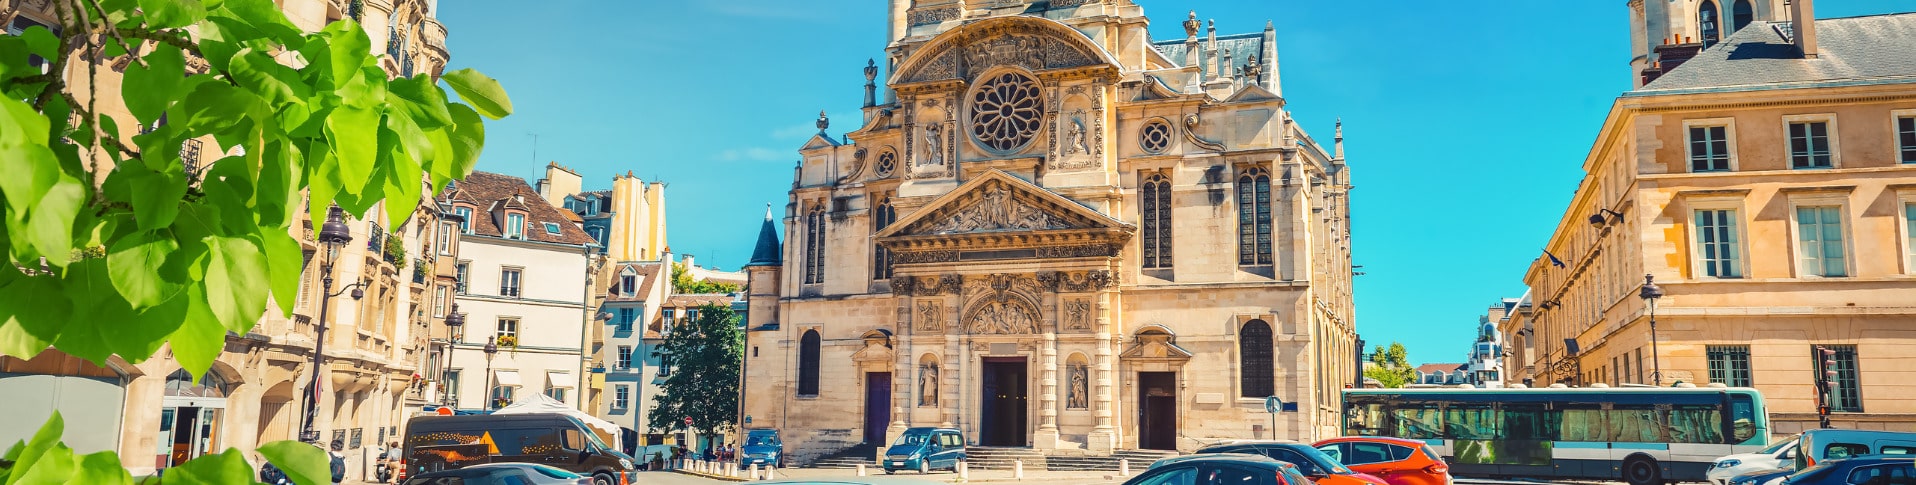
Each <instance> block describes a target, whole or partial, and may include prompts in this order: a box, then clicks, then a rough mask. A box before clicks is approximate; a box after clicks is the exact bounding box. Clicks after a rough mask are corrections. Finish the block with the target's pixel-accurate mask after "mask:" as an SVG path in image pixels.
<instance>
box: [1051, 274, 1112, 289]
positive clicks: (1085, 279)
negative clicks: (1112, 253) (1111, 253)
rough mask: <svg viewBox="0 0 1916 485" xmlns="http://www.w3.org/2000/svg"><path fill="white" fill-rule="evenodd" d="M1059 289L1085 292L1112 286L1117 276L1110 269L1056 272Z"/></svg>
mask: <svg viewBox="0 0 1916 485" xmlns="http://www.w3.org/2000/svg"><path fill="white" fill-rule="evenodd" d="M1056 278H1057V281H1058V287H1057V291H1058V292H1060V293H1084V292H1089V291H1098V290H1103V289H1105V288H1109V287H1111V285H1112V284H1113V283H1116V281H1117V280H1116V278H1114V276H1113V275H1112V274H1111V271H1110V270H1102V269H1094V270H1090V271H1072V272H1068V273H1067V272H1058V273H1056Z"/></svg>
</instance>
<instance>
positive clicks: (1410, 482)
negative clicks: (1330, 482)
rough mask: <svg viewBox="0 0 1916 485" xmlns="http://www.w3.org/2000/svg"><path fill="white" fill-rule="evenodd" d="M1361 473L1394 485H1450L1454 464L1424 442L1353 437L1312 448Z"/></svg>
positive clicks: (1329, 440) (1324, 442) (1325, 441)
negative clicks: (1446, 460)
mask: <svg viewBox="0 0 1916 485" xmlns="http://www.w3.org/2000/svg"><path fill="white" fill-rule="evenodd" d="M1312 446H1314V447H1316V448H1317V449H1318V451H1322V452H1324V454H1326V455H1330V456H1331V458H1335V459H1337V462H1338V463H1343V464H1344V466H1347V467H1350V469H1351V470H1355V471H1357V472H1360V473H1366V474H1370V475H1372V476H1375V477H1377V478H1382V479H1384V481H1385V482H1389V483H1390V485H1450V483H1451V482H1450V465H1447V464H1445V463H1444V459H1443V457H1441V456H1438V455H1437V451H1436V450H1432V449H1430V446H1428V445H1425V444H1424V442H1422V441H1417V440H1407V439H1402V438H1377V437H1369V436H1350V437H1344V438H1331V439H1328V440H1324V441H1319V442H1317V444H1315V445H1312Z"/></svg>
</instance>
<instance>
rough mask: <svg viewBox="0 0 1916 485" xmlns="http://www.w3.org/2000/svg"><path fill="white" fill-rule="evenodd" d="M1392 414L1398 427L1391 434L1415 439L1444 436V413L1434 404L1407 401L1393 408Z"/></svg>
mask: <svg viewBox="0 0 1916 485" xmlns="http://www.w3.org/2000/svg"><path fill="white" fill-rule="evenodd" d="M1391 415H1392V417H1393V418H1395V420H1394V421H1395V422H1396V424H1397V426H1396V428H1397V429H1396V433H1395V434H1392V435H1390V436H1395V437H1398V438H1409V439H1414V440H1421V439H1431V438H1443V437H1444V435H1443V433H1444V420H1443V414H1442V411H1439V410H1438V409H1437V406H1436V405H1434V404H1425V403H1406V404H1404V405H1402V406H1399V407H1397V408H1396V409H1392V410H1391Z"/></svg>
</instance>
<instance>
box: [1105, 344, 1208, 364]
mask: <svg viewBox="0 0 1916 485" xmlns="http://www.w3.org/2000/svg"><path fill="white" fill-rule="evenodd" d="M1192 355H1193V354H1192V353H1191V351H1189V350H1184V347H1179V346H1178V345H1177V344H1174V343H1171V342H1170V341H1169V340H1161V339H1145V340H1144V341H1142V342H1139V343H1138V344H1137V345H1133V346H1131V348H1129V349H1125V351H1124V353H1122V354H1118V358H1120V359H1124V360H1166V361H1186V360H1191V356H1192Z"/></svg>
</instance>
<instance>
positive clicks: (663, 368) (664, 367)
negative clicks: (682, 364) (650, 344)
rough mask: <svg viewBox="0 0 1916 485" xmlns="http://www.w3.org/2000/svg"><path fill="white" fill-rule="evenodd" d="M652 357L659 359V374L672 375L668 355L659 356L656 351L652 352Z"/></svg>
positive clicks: (670, 361) (670, 360)
mask: <svg viewBox="0 0 1916 485" xmlns="http://www.w3.org/2000/svg"><path fill="white" fill-rule="evenodd" d="M652 357H654V358H656V359H658V361H659V375H661V376H669V375H672V359H671V358H670V357H660V356H659V353H658V352H653V353H652Z"/></svg>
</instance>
